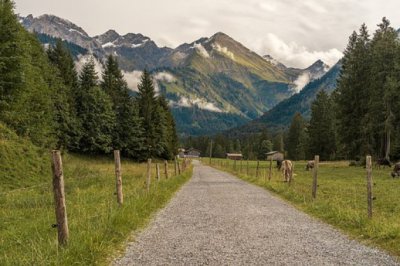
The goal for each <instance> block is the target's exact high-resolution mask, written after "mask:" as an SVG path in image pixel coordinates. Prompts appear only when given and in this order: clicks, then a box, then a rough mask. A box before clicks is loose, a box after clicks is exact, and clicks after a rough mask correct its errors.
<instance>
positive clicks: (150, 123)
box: [137, 70, 162, 159]
mask: <svg viewBox="0 0 400 266" xmlns="http://www.w3.org/2000/svg"><path fill="white" fill-rule="evenodd" d="M138 89H139V93H138V95H137V101H138V106H139V116H140V117H141V119H142V127H143V130H144V139H145V141H144V144H145V154H146V157H147V158H151V157H154V156H158V155H159V154H160V150H159V149H160V145H159V143H157V141H156V140H157V138H158V137H159V136H158V132H157V126H158V125H157V122H160V121H156V120H160V117H159V116H158V117H156V115H157V112H159V111H160V109H158V104H157V98H156V94H155V90H154V85H153V80H152V78H151V75H150V73H149V72H147V71H146V70H145V71H144V72H143V75H142V77H141V82H140V84H139V85H138ZM161 152H162V151H161ZM144 159H145V158H144Z"/></svg>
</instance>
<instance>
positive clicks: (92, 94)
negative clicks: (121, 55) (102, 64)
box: [78, 60, 115, 154]
mask: <svg viewBox="0 0 400 266" xmlns="http://www.w3.org/2000/svg"><path fill="white" fill-rule="evenodd" d="M97 79H98V78H97V73H96V71H95V66H94V62H93V60H90V61H89V62H88V63H86V64H85V65H84V66H83V69H82V72H81V74H80V76H79V81H80V91H81V95H82V98H81V103H80V104H81V105H80V110H79V112H78V117H79V118H80V119H81V123H82V128H83V134H82V138H81V142H80V150H81V151H83V152H86V153H91V154H96V153H109V152H110V151H111V150H112V149H113V147H112V133H113V130H114V127H115V113H114V112H113V104H112V100H111V98H110V97H109V96H108V95H107V94H106V93H105V92H104V91H103V90H102V89H101V88H100V87H99V86H97Z"/></svg>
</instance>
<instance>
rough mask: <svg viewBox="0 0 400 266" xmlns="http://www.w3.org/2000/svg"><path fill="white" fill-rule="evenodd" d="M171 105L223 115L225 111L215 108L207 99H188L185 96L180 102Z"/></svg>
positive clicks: (172, 102) (173, 102)
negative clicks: (194, 107) (196, 108)
mask: <svg viewBox="0 0 400 266" xmlns="http://www.w3.org/2000/svg"><path fill="white" fill-rule="evenodd" d="M170 105H172V106H180V107H193V106H196V107H198V108H200V109H203V110H207V111H211V112H217V113H222V112H223V111H222V110H221V109H220V108H218V107H217V106H215V104H214V103H211V102H208V101H207V100H205V99H200V98H187V97H185V96H181V97H180V99H179V101H178V102H175V101H170Z"/></svg>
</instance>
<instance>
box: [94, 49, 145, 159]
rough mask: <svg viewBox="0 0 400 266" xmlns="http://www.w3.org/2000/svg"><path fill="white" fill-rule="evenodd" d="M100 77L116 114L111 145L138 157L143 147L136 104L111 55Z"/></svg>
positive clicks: (102, 86)
mask: <svg viewBox="0 0 400 266" xmlns="http://www.w3.org/2000/svg"><path fill="white" fill-rule="evenodd" d="M102 77H103V81H102V82H101V88H102V89H103V90H104V91H105V92H106V93H107V94H108V95H109V97H110V98H111V100H112V102H113V110H114V113H115V115H116V125H115V130H114V132H113V136H112V137H113V147H114V149H119V150H122V153H124V154H126V155H128V156H130V157H133V158H140V156H141V152H142V151H143V148H144V147H143V139H142V138H143V130H142V128H141V120H140V118H139V114H138V112H137V105H136V104H135V102H134V99H133V98H132V97H131V96H130V94H129V89H128V85H127V83H126V81H125V80H124V77H123V74H122V71H121V69H120V68H119V66H118V62H117V60H116V59H115V58H114V57H113V56H112V55H110V56H109V57H108V59H107V62H106V65H105V69H104V72H103V75H102Z"/></svg>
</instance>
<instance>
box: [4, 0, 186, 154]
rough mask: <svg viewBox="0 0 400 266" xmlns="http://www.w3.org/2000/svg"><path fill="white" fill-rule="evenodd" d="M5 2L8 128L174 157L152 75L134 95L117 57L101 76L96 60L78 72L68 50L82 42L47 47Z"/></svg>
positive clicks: (52, 143)
mask: <svg viewBox="0 0 400 266" xmlns="http://www.w3.org/2000/svg"><path fill="white" fill-rule="evenodd" d="M0 3H1V9H0V122H1V123H3V124H4V126H5V127H7V128H10V129H11V130H13V131H15V133H16V134H17V135H18V136H20V137H22V138H24V139H26V140H29V141H31V142H32V143H33V144H34V145H36V146H37V147H42V148H44V149H47V150H49V149H63V150H69V151H73V152H77V153H86V154H109V153H110V152H111V151H112V150H113V149H119V150H121V152H122V153H123V154H124V155H126V156H129V157H131V158H133V159H136V160H145V159H147V158H151V157H159V158H165V159H171V158H173V156H174V155H175V154H176V152H177V145H178V140H177V134H176V130H175V122H174V120H173V118H172V114H171V112H170V110H169V107H168V104H167V102H166V100H165V98H163V97H161V96H157V95H156V92H155V88H154V84H153V78H152V77H151V76H150V74H149V73H148V72H144V73H143V75H142V78H141V82H140V85H139V93H138V94H137V96H136V97H131V96H130V93H129V89H128V85H127V83H126V81H125V80H124V77H123V74H122V71H121V70H120V68H119V65H118V63H117V60H116V59H115V58H114V57H113V56H111V55H110V56H108V57H107V60H106V62H105V66H104V71H103V72H102V73H96V70H95V66H94V61H93V60H89V61H88V62H87V63H86V64H84V66H83V67H82V70H81V71H80V73H78V72H77V70H76V69H75V64H74V60H73V55H72V54H71V52H70V49H72V50H74V49H78V50H79V49H80V48H79V47H77V46H76V45H74V44H71V43H68V42H63V41H61V40H60V39H57V40H56V39H54V38H51V37H49V36H45V35H39V37H40V38H47V41H49V45H48V47H46V50H45V48H44V47H43V46H42V45H41V44H40V42H39V41H38V40H37V38H36V36H35V35H34V34H31V33H28V32H27V31H26V30H25V29H24V28H23V27H22V26H21V25H20V23H19V22H18V20H17V16H16V15H15V14H14V12H13V3H12V1H8V0H4V1H1V2H0ZM80 52H83V50H79V53H80ZM100 74H101V80H100V79H99V75H100ZM7 130H8V129H7Z"/></svg>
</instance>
